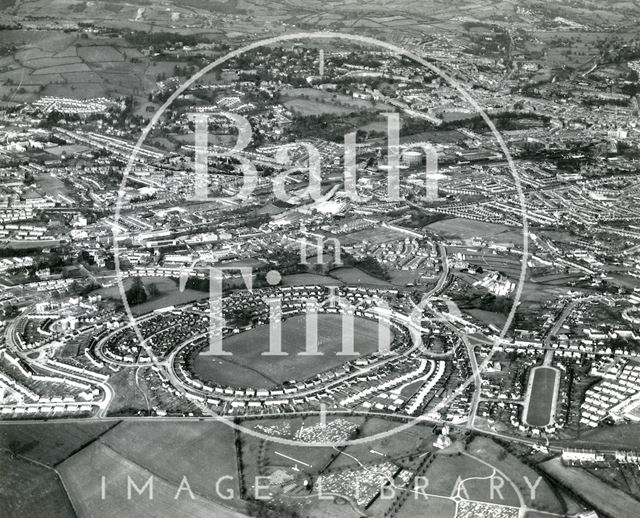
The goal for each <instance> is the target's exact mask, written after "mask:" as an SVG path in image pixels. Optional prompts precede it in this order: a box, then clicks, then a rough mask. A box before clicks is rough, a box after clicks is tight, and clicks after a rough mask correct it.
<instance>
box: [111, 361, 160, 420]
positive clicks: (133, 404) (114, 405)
mask: <svg viewBox="0 0 640 518" xmlns="http://www.w3.org/2000/svg"><path fill="white" fill-rule="evenodd" d="M136 371H138V369H122V370H120V371H119V372H116V373H115V374H113V375H111V376H110V377H109V385H111V386H112V387H113V389H114V391H115V395H114V398H113V401H111V404H110V405H109V409H108V413H109V415H122V414H128V415H131V414H135V413H137V412H142V413H143V414H146V413H147V412H148V411H149V410H150V408H148V403H147V399H145V395H144V393H143V392H142V391H143V390H145V388H146V381H145V380H144V379H143V376H142V374H143V373H144V372H145V369H144V368H143V369H140V374H139V375H138V385H139V386H140V388H138V385H136ZM147 397H148V396H147Z"/></svg>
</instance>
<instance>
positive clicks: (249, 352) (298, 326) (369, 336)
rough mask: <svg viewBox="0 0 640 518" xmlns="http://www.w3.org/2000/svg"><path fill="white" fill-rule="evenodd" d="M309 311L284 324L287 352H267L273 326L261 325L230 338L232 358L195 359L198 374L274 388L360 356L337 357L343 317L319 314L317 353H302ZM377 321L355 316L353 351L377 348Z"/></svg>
mask: <svg viewBox="0 0 640 518" xmlns="http://www.w3.org/2000/svg"><path fill="white" fill-rule="evenodd" d="M305 318H306V317H305V315H297V316H294V317H291V318H288V319H287V320H285V321H283V323H282V351H283V352H286V353H288V356H263V355H262V353H263V352H267V351H268V349H269V346H268V343H269V326H268V325H262V326H258V327H255V328H253V329H250V330H249V331H244V332H242V333H239V334H237V335H232V336H230V337H229V338H225V340H224V342H223V347H224V350H225V351H229V352H231V353H233V356H228V357H224V356H206V355H202V354H200V355H198V356H197V358H196V359H195V362H194V370H195V373H196V375H197V376H198V377H199V378H201V379H203V380H212V381H214V382H216V383H220V384H222V385H229V386H232V387H256V388H257V387H273V386H276V385H280V384H282V383H283V382H285V381H288V380H291V379H296V380H303V379H307V378H309V377H311V376H314V375H315V374H317V373H319V372H323V371H325V370H328V369H331V368H333V367H336V366H338V365H341V364H343V363H345V362H346V361H349V360H352V359H354V358H356V356H337V355H336V354H335V353H337V352H339V351H340V350H341V343H342V332H341V329H342V317H341V315H333V314H319V315H318V350H319V351H320V352H321V353H323V356H322V360H321V361H319V358H318V357H317V356H298V353H300V352H303V351H304V348H305V336H306V326H305ZM377 326H378V324H377V323H376V322H374V321H372V320H368V319H365V318H358V317H356V318H354V335H355V338H354V349H355V351H356V352H358V353H360V354H368V353H371V352H374V351H376V350H377V349H378V331H377Z"/></svg>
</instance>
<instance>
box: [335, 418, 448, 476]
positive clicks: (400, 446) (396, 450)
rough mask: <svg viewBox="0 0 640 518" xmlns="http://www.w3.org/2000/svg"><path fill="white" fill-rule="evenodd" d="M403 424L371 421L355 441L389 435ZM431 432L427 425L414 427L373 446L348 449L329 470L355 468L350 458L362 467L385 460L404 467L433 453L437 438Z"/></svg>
mask: <svg viewBox="0 0 640 518" xmlns="http://www.w3.org/2000/svg"><path fill="white" fill-rule="evenodd" d="M402 424H404V423H396V422H393V421H387V420H384V419H380V418H377V417H370V418H367V420H366V421H365V423H364V424H363V425H362V427H361V428H360V430H361V431H360V435H359V436H358V437H371V436H373V435H377V434H380V433H384V432H388V431H391V430H394V429H395V428H397V427H398V426H400V425H402ZM432 428H433V426H429V425H422V424H421V425H415V426H412V427H410V428H407V429H406V430H402V431H400V432H397V433H393V434H390V435H389V436H386V437H382V438H380V439H377V440H375V441H372V442H368V443H364V444H357V445H349V446H347V447H346V448H345V450H344V453H345V454H347V455H340V456H339V457H338V458H337V459H336V460H335V461H334V463H333V464H332V468H338V467H348V466H351V467H354V466H357V464H356V463H355V461H354V460H353V459H352V458H350V457H349V455H351V456H353V457H355V458H356V459H358V460H359V461H360V462H362V463H363V464H375V463H379V462H381V461H386V460H391V461H392V462H394V461H395V462H396V463H397V464H404V463H406V462H407V461H408V460H409V459H414V460H415V459H416V458H417V457H418V455H421V454H423V453H426V452H429V451H433V450H434V449H435V448H434V447H433V443H434V442H435V441H436V439H437V437H436V435H435V434H433V432H432Z"/></svg>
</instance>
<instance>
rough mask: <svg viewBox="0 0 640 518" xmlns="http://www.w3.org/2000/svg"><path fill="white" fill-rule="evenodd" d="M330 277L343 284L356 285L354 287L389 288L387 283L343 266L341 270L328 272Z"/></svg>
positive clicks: (356, 269)
mask: <svg viewBox="0 0 640 518" xmlns="http://www.w3.org/2000/svg"><path fill="white" fill-rule="evenodd" d="M330 274H331V276H332V277H335V278H336V279H339V280H340V281H342V282H343V283H344V284H347V285H356V286H386V287H390V286H391V284H389V283H388V282H387V281H385V280H382V279H378V278H377V277H373V276H371V275H369V274H368V273H365V272H363V271H362V270H359V269H358V268H352V267H349V266H345V267H342V268H336V269H335V270H331V272H330Z"/></svg>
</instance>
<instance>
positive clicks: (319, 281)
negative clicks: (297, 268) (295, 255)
mask: <svg viewBox="0 0 640 518" xmlns="http://www.w3.org/2000/svg"><path fill="white" fill-rule="evenodd" d="M282 285H283V286H342V281H340V280H338V279H335V278H333V277H329V276H327V275H317V274H315V273H294V274H292V275H284V276H283V277H282Z"/></svg>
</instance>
